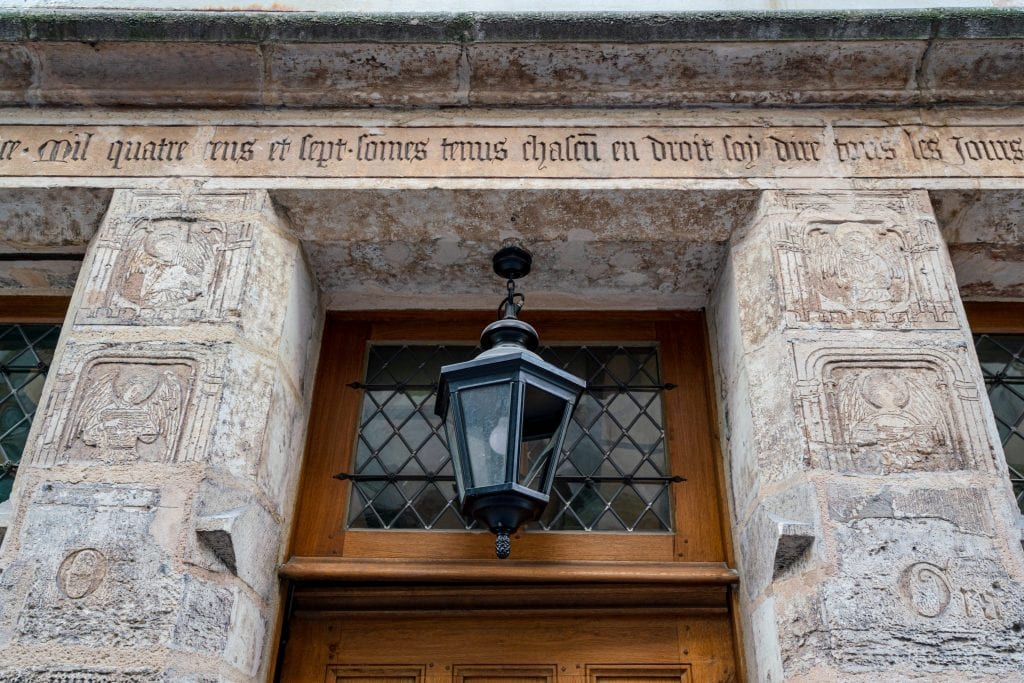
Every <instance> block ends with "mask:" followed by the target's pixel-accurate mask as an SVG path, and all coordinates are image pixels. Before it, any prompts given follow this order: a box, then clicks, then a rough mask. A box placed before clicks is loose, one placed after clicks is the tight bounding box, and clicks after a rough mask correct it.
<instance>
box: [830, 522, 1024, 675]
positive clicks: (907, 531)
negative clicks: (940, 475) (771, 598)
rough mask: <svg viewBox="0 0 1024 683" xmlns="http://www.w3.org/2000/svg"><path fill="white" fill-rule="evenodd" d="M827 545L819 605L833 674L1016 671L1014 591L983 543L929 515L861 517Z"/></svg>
mask: <svg viewBox="0 0 1024 683" xmlns="http://www.w3.org/2000/svg"><path fill="white" fill-rule="evenodd" d="M933 513H934V514H935V515H941V510H934V511H933ZM836 543H837V553H838V555H839V557H840V558H842V559H841V562H840V567H839V570H838V572H839V573H838V576H837V577H836V578H835V579H834V580H832V581H830V582H829V583H828V584H827V585H826V586H825V588H824V593H823V605H822V607H823V616H824V620H825V628H826V630H827V633H828V635H829V646H828V648H827V652H828V653H829V656H830V657H833V658H834V659H835V661H836V664H837V665H838V667H839V668H840V670H844V671H850V672H857V671H864V672H867V671H872V672H878V671H881V670H888V671H893V672H894V673H895V672H898V671H899V670H900V669H911V670H914V671H915V672H918V673H920V672H940V671H941V672H944V673H947V674H948V673H950V672H952V671H956V670H962V671H970V672H971V673H974V674H977V673H980V672H985V673H990V674H995V673H1001V672H1002V673H1010V672H1017V673H1019V672H1020V671H1021V670H1024V649H1022V648H1021V647H1020V643H1021V626H1022V624H1024V589H1022V586H1021V585H1020V583H1019V582H1018V581H1016V580H1015V579H1014V578H1013V576H1012V575H1011V574H1010V573H1009V572H1007V570H1006V569H1005V568H1003V567H1002V566H1001V565H1000V553H999V551H998V550H997V549H996V547H995V544H994V542H993V541H992V539H990V538H988V537H986V536H980V535H974V534H969V533H965V532H963V531H961V530H959V529H958V528H956V527H955V526H954V525H953V524H951V523H949V522H947V521H945V520H942V519H937V518H936V517H935V516H931V517H922V518H918V519H884V518H869V519H864V520H862V521H860V522H858V523H857V524H855V525H852V526H841V527H839V528H838V529H837V532H836ZM898 677H899V676H898V674H897V678H898Z"/></svg>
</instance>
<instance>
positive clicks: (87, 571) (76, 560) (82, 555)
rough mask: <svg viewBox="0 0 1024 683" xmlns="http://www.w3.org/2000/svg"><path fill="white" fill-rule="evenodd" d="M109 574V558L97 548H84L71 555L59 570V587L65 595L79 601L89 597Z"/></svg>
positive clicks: (61, 564)
mask: <svg viewBox="0 0 1024 683" xmlns="http://www.w3.org/2000/svg"><path fill="white" fill-rule="evenodd" d="M106 574H107V558H106V557H104V555H103V553H101V552H100V551H99V550H96V549H95V548H82V549H81V550H76V551H74V552H72V553H70V554H69V555H68V556H67V557H65V558H64V561H63V562H61V563H60V567H59V568H58V569H57V586H59V587H60V589H61V591H63V593H64V595H66V596H68V597H69V598H72V599H74V600H78V599H79V598H84V597H85V596H87V595H89V594H90V593H92V592H93V591H95V590H96V589H97V588H99V587H100V583H102V582H103V577H104V576H106Z"/></svg>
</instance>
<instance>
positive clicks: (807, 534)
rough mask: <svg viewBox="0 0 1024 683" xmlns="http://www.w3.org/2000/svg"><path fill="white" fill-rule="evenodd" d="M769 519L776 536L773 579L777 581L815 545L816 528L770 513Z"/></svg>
mask: <svg viewBox="0 0 1024 683" xmlns="http://www.w3.org/2000/svg"><path fill="white" fill-rule="evenodd" d="M768 519H769V520H770V521H771V523H772V528H773V531H774V534H775V568H774V573H773V575H772V578H773V579H777V578H779V577H780V576H781V575H782V574H784V573H785V572H786V571H787V570H788V569H789V568H790V567H792V566H793V565H794V564H795V563H796V562H797V561H798V560H800V559H801V558H802V557H804V555H806V553H807V551H808V550H809V549H810V547H811V545H812V544H813V543H814V526H813V525H812V524H809V523H807V522H797V521H794V520H791V519H783V518H781V517H778V516H776V515H773V514H770V513H769V514H768Z"/></svg>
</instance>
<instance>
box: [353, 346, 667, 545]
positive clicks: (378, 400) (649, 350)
mask: <svg viewBox="0 0 1024 683" xmlns="http://www.w3.org/2000/svg"><path fill="white" fill-rule="evenodd" d="M478 352H479V349H476V348H474V347H472V346H456V345H445V346H428V345H415V346H410V345H401V344H374V345H372V346H371V347H370V349H369V352H368V362H367V370H366V380H365V382H364V384H365V385H366V387H365V388H364V390H363V399H362V400H363V404H362V417H361V427H360V432H359V438H358V443H357V448H356V456H355V465H354V467H353V468H352V469H353V474H354V478H353V489H354V493H353V495H352V497H351V503H350V507H349V526H350V528H356V529H367V528H374V529H379V528H392V529H463V528H472V527H473V526H474V524H473V523H472V522H471V521H468V520H465V519H463V518H462V517H461V515H460V514H459V511H458V502H457V500H456V488H455V479H454V472H453V469H452V466H451V457H450V455H449V454H448V441H447V434H446V432H445V429H444V426H443V425H442V424H441V421H440V419H438V418H437V417H436V416H435V415H434V397H435V387H434V383H435V382H436V381H437V377H438V375H439V373H440V371H441V366H442V365H447V364H449V363H458V362H462V361H467V360H470V359H472V358H473V357H474V356H475V355H476V354H477V353H478ZM540 355H541V357H543V358H544V359H545V360H546V361H548V362H549V363H552V364H553V365H555V366H557V367H560V368H564V369H565V370H567V371H569V372H572V373H573V374H575V375H577V376H579V377H582V378H584V379H585V380H586V381H587V384H588V389H587V391H586V392H584V394H583V397H582V398H581V402H580V404H579V405H578V406H577V409H576V412H575V414H574V416H573V421H572V423H571V424H570V425H569V427H568V429H567V431H566V437H565V442H564V446H563V450H564V451H565V453H564V455H563V457H562V459H561V463H560V465H559V467H558V470H557V473H556V477H555V484H554V487H553V489H552V494H551V498H552V502H551V504H550V505H549V506H548V508H547V510H546V511H545V513H544V515H543V517H542V519H541V520H540V522H539V523H537V524H536V526H537V527H539V528H542V529H546V530H571V531H615V532H623V531H646V532H666V531H670V530H671V527H672V525H671V519H672V516H671V511H670V500H671V495H670V492H669V486H670V484H669V482H668V480H667V477H668V475H669V472H668V466H667V453H666V451H665V431H664V419H663V415H662V403H661V376H660V368H659V362H658V349H657V347H656V346H653V345H647V346H645V345H637V346H627V347H624V346H614V345H607V346H550V347H545V348H542V349H541V351H540ZM547 441H548V439H547V438H543V439H538V440H537V441H536V442H532V443H531V446H532V445H533V444H534V443H535V444H537V445H538V447H539V448H540V447H542V445H543V444H546V443H547ZM530 453H533V451H532V450H530V449H524V455H526V456H527V458H528V461H529V457H530V456H529V454H530ZM538 454H539V452H538V453H533V455H534V457H535V456H536V455H538ZM531 462H532V461H531ZM524 464H525V463H524ZM526 467H527V469H529V465H526ZM526 474H527V472H525V471H524V472H520V475H521V476H525V475H526ZM536 474H537V475H538V476H539V475H540V472H538V473H536ZM403 483H405V484H406V485H405V486H403Z"/></svg>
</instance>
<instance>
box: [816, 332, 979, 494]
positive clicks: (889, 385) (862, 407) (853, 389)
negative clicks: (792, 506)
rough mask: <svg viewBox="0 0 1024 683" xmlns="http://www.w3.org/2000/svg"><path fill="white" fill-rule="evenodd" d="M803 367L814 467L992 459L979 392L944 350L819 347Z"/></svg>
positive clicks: (968, 464) (880, 470) (950, 466)
mask: <svg viewBox="0 0 1024 683" xmlns="http://www.w3.org/2000/svg"><path fill="white" fill-rule="evenodd" d="M797 352H798V354H799V353H801V349H798V350H797ZM802 365H803V368H802V372H803V373H804V374H805V375H809V376H808V377H807V378H806V379H800V380H799V382H798V386H799V389H800V393H801V403H802V404H803V411H802V412H803V416H804V423H805V429H806V431H807V435H808V437H809V441H810V444H811V452H812V458H813V459H814V460H815V461H816V463H815V464H816V466H819V467H827V468H829V469H834V470H838V471H844V472H862V473H870V474H888V473H896V472H911V471H941V470H961V469H970V468H974V467H979V466H981V465H982V463H985V462H989V461H990V459H985V458H983V457H982V454H983V453H986V452H987V450H988V449H987V448H986V443H987V442H986V441H985V439H984V435H982V434H979V433H978V429H979V427H978V425H981V424H984V423H983V422H982V421H981V418H980V414H979V411H980V406H979V405H978V403H979V401H978V393H977V389H976V388H975V387H974V385H973V384H971V383H970V382H969V381H966V380H965V379H963V378H961V377H960V371H959V369H958V367H957V366H956V365H955V363H954V361H953V359H951V358H949V357H948V356H946V355H945V354H942V353H939V352H927V353H922V352H915V351H911V350H902V349H897V350H893V351H892V352H887V351H884V350H878V351H864V350H861V351H856V350H849V351H846V350H839V349H817V350H814V351H812V352H811V353H810V354H809V355H808V356H807V357H806V359H805V360H804V362H803V363H802Z"/></svg>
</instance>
